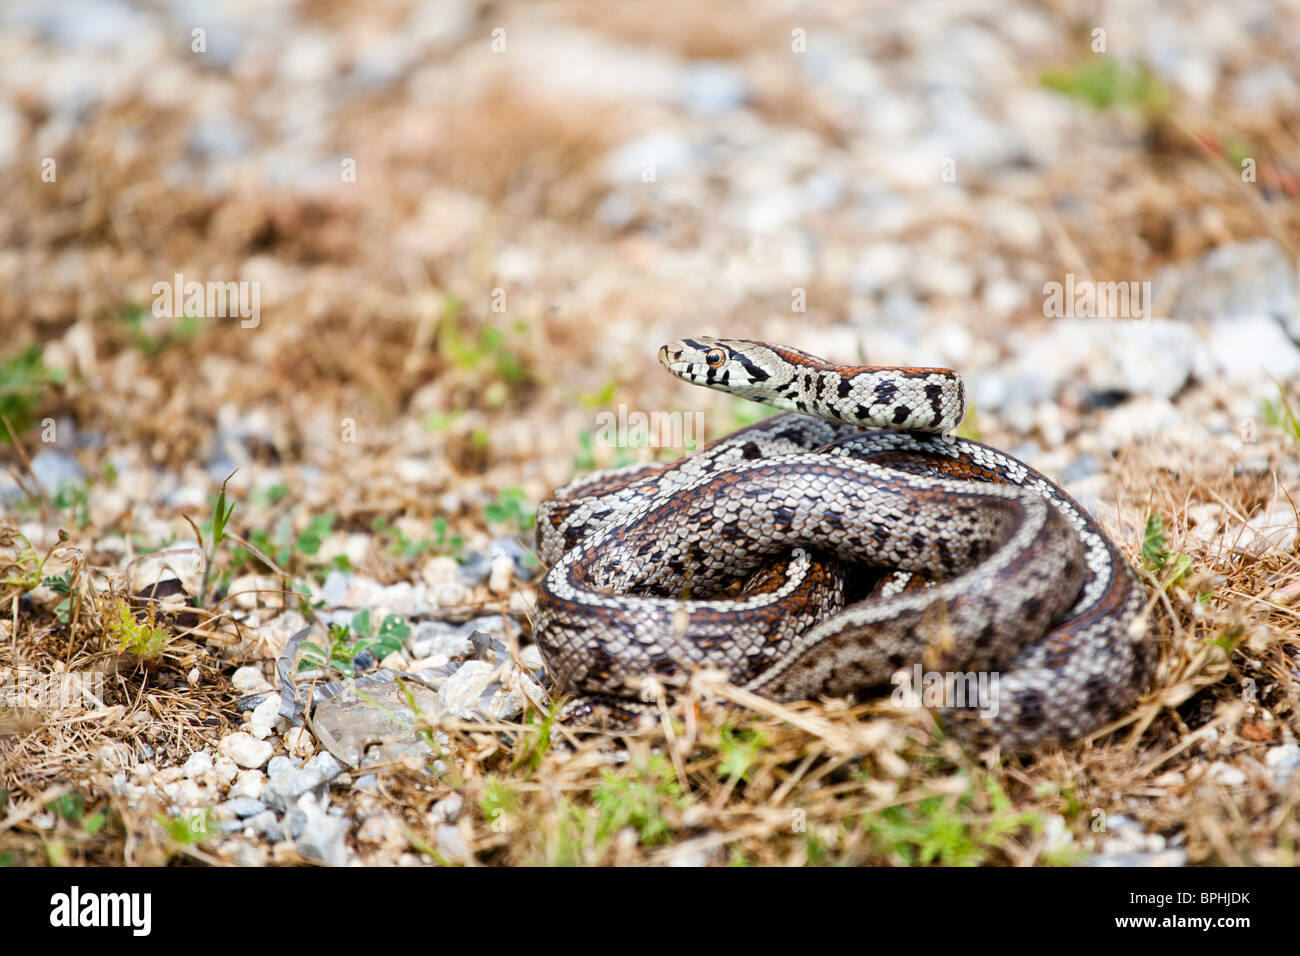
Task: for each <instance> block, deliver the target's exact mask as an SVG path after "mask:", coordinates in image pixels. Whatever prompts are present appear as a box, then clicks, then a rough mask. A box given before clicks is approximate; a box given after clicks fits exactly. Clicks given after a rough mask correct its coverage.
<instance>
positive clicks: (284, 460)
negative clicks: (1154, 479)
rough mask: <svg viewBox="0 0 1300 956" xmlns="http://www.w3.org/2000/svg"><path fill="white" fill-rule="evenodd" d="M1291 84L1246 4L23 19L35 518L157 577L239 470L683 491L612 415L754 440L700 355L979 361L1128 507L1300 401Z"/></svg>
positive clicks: (22, 368)
mask: <svg viewBox="0 0 1300 956" xmlns="http://www.w3.org/2000/svg"><path fill="white" fill-rule="evenodd" d="M1297 63H1300V5H1297V4H1296V3H1285V2H1278V3H1268V2H1253V0H1246V2H1240V0H1225V2H1219V3H1156V2H1140V0H1131V2H1122V3H1101V2H1099V3H1067V2H1058V3H1047V4H1037V3H1020V2H1017V3H1011V4H1007V3H1001V2H997V3H994V2H979V0H954V2H937V0H935V2H917V3H909V4H893V3H879V4H877V3H862V2H845V0H831V2H826V3H820V4H795V3H788V2H780V0H746V2H739V0H721V2H717V3H709V4H700V3H698V2H694V0H653V2H650V0H620V2H617V3H603V4H593V3H584V2H567V0H547V2H537V0H532V2H527V3H524V2H475V0H438V2H430V3H417V2H410V0H381V2H371V3H347V2H341V0H304V2H297V3H293V2H273V0H268V2H239V0H236V2H229V3H222V4H207V3H200V2H187V0H180V2H175V3H164V2H144V0H140V2H134V0H37V2H23V0H10V2H7V3H6V4H4V5H3V7H0V194H2V195H3V196H4V202H3V204H0V326H2V328H3V332H4V335H3V338H2V339H0V410H3V411H4V412H5V414H6V416H7V417H8V419H9V421H10V422H11V425H12V427H13V429H14V431H15V433H16V434H17V436H18V437H19V439H20V442H21V443H22V446H23V447H24V448H25V453H24V452H20V451H19V450H18V449H17V448H16V447H15V446H14V445H13V443H12V441H11V439H10V436H9V435H8V434H5V435H4V436H3V438H0V456H3V457H4V458H5V460H6V461H7V462H8V463H9V464H11V465H13V466H14V468H11V469H10V474H9V475H6V476H4V477H0V502H2V503H3V504H4V505H5V506H6V507H18V506H19V505H20V504H21V502H23V501H24V500H26V499H24V497H23V492H24V487H23V484H24V481H28V479H26V478H24V477H23V476H22V475H16V474H15V473H16V472H17V471H19V470H21V469H18V465H19V463H20V459H21V458H22V457H23V455H24V454H25V455H26V457H28V458H31V459H33V465H34V467H33V469H32V476H33V478H34V480H35V481H36V482H38V483H39V484H40V485H42V486H43V487H44V488H45V490H47V491H49V492H50V493H52V494H53V493H55V492H56V491H59V490H60V489H66V488H67V487H69V486H71V487H72V488H74V493H73V494H72V496H71V497H68V495H67V493H66V491H65V494H64V498H63V499H62V502H63V504H64V505H66V506H67V507H68V508H70V509H73V508H74V506H75V505H76V503H77V500H78V499H77V495H80V501H81V506H82V510H81V512H79V513H78V514H77V515H74V517H77V518H78V520H81V521H84V523H85V526H86V527H88V528H92V529H95V531H96V533H99V532H103V531H107V530H109V529H112V530H114V531H117V532H123V533H124V531H125V529H126V528H127V527H129V528H131V529H132V530H133V532H134V533H136V534H138V536H139V538H140V540H141V541H142V542H148V543H152V544H153V545H157V544H158V543H160V542H162V541H165V540H169V539H171V538H174V537H178V536H181V535H183V534H187V533H188V532H187V531H186V529H185V526H184V525H183V523H181V522H180V520H179V518H178V515H179V513H180V512H182V511H185V510H187V509H188V510H193V509H196V508H197V509H200V510H202V509H204V508H206V507H207V502H208V501H209V500H210V498H211V495H212V494H213V491H214V490H215V488H216V486H217V484H219V483H220V481H221V480H222V479H223V478H225V477H226V476H227V475H228V474H230V472H231V471H233V470H234V469H235V468H236V467H238V468H239V472H238V474H237V475H236V476H235V478H234V479H232V483H231V487H232V489H236V490H238V491H239V492H241V493H245V494H247V493H251V492H253V491H255V490H256V489H258V488H262V489H265V488H276V489H280V488H286V489H289V490H291V491H292V495H290V496H288V499H287V501H286V504H285V507H298V506H302V507H304V508H306V509H307V510H308V511H310V510H311V509H312V508H314V507H318V506H319V505H321V503H329V504H330V506H331V508H332V510H333V511H335V512H336V513H337V514H338V516H339V521H340V522H341V524H340V525H339V526H340V527H344V528H346V527H349V526H350V527H353V528H368V527H369V526H370V522H371V521H372V520H374V519H376V518H380V519H384V520H389V519H392V520H412V521H416V522H418V524H419V526H420V527H427V524H428V521H429V520H430V518H431V517H436V516H441V517H443V518H444V519H446V520H451V521H457V520H465V521H468V522H469V523H470V524H473V523H474V522H476V521H478V519H479V517H480V516H481V513H482V507H483V506H484V504H485V503H489V502H491V501H494V500H496V496H498V495H499V493H500V492H501V490H502V489H503V488H515V489H519V493H521V494H522V496H523V499H524V500H526V501H529V502H535V501H536V500H537V499H538V498H540V497H541V496H543V495H545V494H546V493H548V492H549V491H550V490H551V489H552V488H553V487H555V486H556V485H557V484H559V483H562V482H563V481H565V480H567V479H568V478H569V477H570V476H571V475H572V474H574V473H575V472H577V471H582V470H584V469H587V468H591V467H593V466H598V465H607V464H610V463H612V462H614V461H618V460H624V459H626V458H629V457H636V456H637V455H638V454H641V455H644V454H647V453H646V452H638V451H637V450H635V449H630V450H629V449H619V448H610V447H606V446H605V445H604V444H602V443H600V442H596V441H593V437H592V436H593V431H594V423H595V420H596V416H597V414H599V412H601V411H602V410H609V409H614V408H616V406H617V405H618V404H619V403H625V404H626V405H627V406H628V407H629V408H632V409H641V410H646V411H650V410H657V409H663V410H684V411H695V410H700V411H703V412H704V413H705V419H704V420H705V423H706V429H707V432H708V436H707V437H710V438H711V437H716V436H717V435H720V434H723V433H725V432H727V431H729V430H730V429H732V428H734V427H736V426H737V425H738V424H743V423H744V422H745V421H748V420H750V419H752V417H753V414H754V413H753V412H751V411H748V410H746V409H745V408H743V407H740V406H738V405H737V404H736V403H734V402H731V401H730V400H728V399H727V398H726V397H725V396H721V395H716V394H713V393H709V392H705V391H703V390H699V389H692V388H689V387H688V386H686V385H684V384H682V383H680V382H677V381H675V380H673V379H671V378H670V377H669V376H667V375H666V374H664V373H663V372H662V370H661V369H660V368H659V367H658V365H657V363H656V361H655V354H656V350H657V348H658V346H659V345H660V344H661V343H662V342H664V341H666V340H668V339H670V338H673V337H677V336H680V335H684V334H719V335H727V336H735V337H750V338H763V339H768V340H772V341H776V342H781V343H786V344H790V345H794V346H797V347H800V348H803V349H805V350H809V351H812V352H815V353H818V354H823V355H826V356H828V357H830V358H833V359H837V360H840V361H846V362H853V361H866V362H870V363H877V364H892V363H904V364H933V365H950V366H955V367H957V368H959V369H961V370H962V371H963V372H964V374H965V375H966V376H967V378H968V380H969V382H970V384H971V392H972V396H973V399H974V409H973V413H972V417H971V419H970V420H969V421H968V423H967V426H966V427H967V433H968V434H972V435H978V436H980V437H982V438H984V439H985V440H988V441H991V442H993V443H995V444H999V445H1002V446H1003V447H1006V448H1008V449H1010V450H1012V451H1014V452H1016V453H1018V454H1020V455H1022V456H1024V457H1026V458H1028V459H1029V460H1030V461H1032V462H1033V463H1035V464H1037V465H1039V466H1040V467H1043V468H1045V469H1047V470H1048V471H1049V472H1052V473H1054V474H1058V475H1062V476H1063V477H1064V479H1065V480H1066V481H1067V482H1068V483H1069V484H1070V487H1071V488H1072V489H1073V490H1075V491H1077V492H1079V493H1080V494H1082V495H1084V497H1085V500H1087V501H1089V502H1090V503H1091V502H1094V501H1095V500H1096V498H1097V495H1098V494H1099V493H1100V490H1101V489H1102V488H1103V487H1104V478H1105V474H1106V470H1107V468H1108V467H1109V463H1110V461H1111V460H1112V458H1113V456H1114V455H1115V454H1116V453H1119V452H1122V450H1123V449H1124V448H1125V447H1129V446H1132V445H1133V444H1134V443H1141V442H1149V441H1154V440H1156V439H1158V440H1159V442H1161V443H1175V444H1177V443H1179V442H1181V443H1182V444H1183V445H1184V446H1186V447H1189V448H1200V447H1204V446H1205V444H1206V443H1207V442H1210V443H1219V444H1221V445H1224V446H1228V447H1232V448H1234V449H1238V450H1240V449H1244V448H1246V445H1248V444H1249V440H1250V434H1248V433H1249V432H1250V429H1251V428H1253V427H1255V424H1256V423H1255V418H1256V417H1258V415H1259V414H1260V411H1259V410H1260V408H1261V399H1262V398H1267V397H1268V396H1273V397H1274V398H1276V394H1277V385H1276V384H1275V383H1274V381H1273V378H1274V377H1276V378H1277V379H1278V380H1280V381H1282V382H1286V381H1287V380H1289V379H1290V378H1293V377H1295V376H1297V375H1300V351H1298V350H1297V348H1296V346H1295V342H1294V339H1295V338H1296V337H1297V335H1298V334H1300V319H1298V318H1297V306H1296V270H1295V257H1296V242H1297V230H1298V228H1300V215H1298V213H1297V210H1298V208H1300V207H1298V204H1297V200H1298V198H1300V178H1298V173H1300V140H1298V138H1300V125H1298V124H1300V76H1298V74H1297V66H1296V64H1297ZM178 276H180V277H183V281H184V282H199V283H204V284H206V283H222V284H224V283H236V284H238V288H239V290H240V294H250V293H251V294H253V295H255V296H256V302H257V306H258V312H257V315H256V317H255V318H256V320H255V321H253V320H251V319H249V318H248V317H247V316H245V317H244V318H241V317H239V316H236V317H233V318H232V317H221V316H213V315H210V314H205V315H197V316H196V315H189V316H187V315H185V314H184V310H183V309H182V308H181V307H180V306H179V305H176V306H173V307H162V308H160V307H159V301H160V300H159V296H160V293H159V292H158V291H157V290H158V288H159V284H160V283H161V285H162V286H167V287H171V286H172V285H173V283H174V281H175V282H180V281H182V280H179V279H177V278H176V277H178ZM1067 282H1068V283H1079V284H1086V283H1089V282H1092V283H1106V282H1122V283H1135V284H1137V286H1135V287H1136V288H1143V289H1146V290H1147V292H1148V294H1149V298H1148V299H1147V300H1146V301H1144V305H1143V310H1141V311H1139V312H1138V313H1137V314H1135V315H1118V316H1109V317H1108V316H1105V315H1103V316H1090V315H1088V314H1086V311H1087V310H1086V309H1084V310H1083V311H1084V313H1085V314H1083V315H1076V316H1071V315H1064V316H1062V315H1054V314H1048V313H1049V312H1051V308H1049V307H1048V304H1047V303H1048V295H1047V288H1048V286H1049V284H1051V283H1062V284H1065V283H1067ZM1144 283H1145V284H1149V285H1148V286H1143V285H1142V284H1144ZM176 288H177V290H178V291H179V289H180V286H179V285H177V286H176ZM232 302H233V300H232ZM1134 304H1136V303H1134ZM49 422H53V423H54V424H55V429H56V433H53V438H52V439H51V433H48V423H49ZM42 423H45V426H44V428H45V430H44V431H43V430H42V429H43V424H42ZM1258 424H1259V425H1260V427H1264V425H1265V423H1263V422H1262V421H1261V422H1259V423H1258ZM1248 451H1249V449H1246V452H1248ZM1243 453H1245V452H1243ZM1171 454H1173V452H1171ZM88 488H92V489H94V491H95V493H94V494H90V495H87V494H85V491H86V489H88ZM281 494H282V493H281ZM64 523H65V524H66V523H67V522H66V521H65V522H64ZM300 523H301V522H300ZM46 530H47V531H52V526H51V527H50V528H47V529H46ZM472 530H473V529H471V531H472Z"/></svg>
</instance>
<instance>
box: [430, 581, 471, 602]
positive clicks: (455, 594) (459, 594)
mask: <svg viewBox="0 0 1300 956" xmlns="http://www.w3.org/2000/svg"><path fill="white" fill-rule="evenodd" d="M433 600H434V603H436V604H437V605H438V607H456V606H458V605H461V604H464V603H465V602H466V601H468V600H469V589H468V588H466V587H465V585H463V584H461V583H460V582H459V581H444V582H443V583H442V584H439V585H438V586H437V587H436V588H435V589H434V592H433Z"/></svg>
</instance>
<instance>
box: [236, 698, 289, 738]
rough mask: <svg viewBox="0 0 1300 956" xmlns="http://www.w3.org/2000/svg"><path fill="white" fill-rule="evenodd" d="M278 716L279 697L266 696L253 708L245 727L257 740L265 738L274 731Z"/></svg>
mask: <svg viewBox="0 0 1300 956" xmlns="http://www.w3.org/2000/svg"><path fill="white" fill-rule="evenodd" d="M279 716H280V698H278V697H274V696H271V697H267V698H266V700H264V701H262V702H261V703H260V704H258V705H257V706H256V707H255V708H253V713H252V716H250V717H249V718H248V723H247V724H245V729H246V730H247V731H248V733H249V734H250V735H252V736H254V737H256V738H257V739H258V740H265V739H266V738H267V737H269V736H271V734H273V733H275V721H276V718H278V717H279Z"/></svg>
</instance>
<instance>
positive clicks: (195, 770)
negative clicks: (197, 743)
mask: <svg viewBox="0 0 1300 956" xmlns="http://www.w3.org/2000/svg"><path fill="white" fill-rule="evenodd" d="M211 769H212V757H211V756H209V755H208V754H206V753H204V752H203V751H201V750H200V751H198V752H197V753H192V754H190V758H189V759H188V760H186V761H185V776H187V777H189V778H190V779H191V780H198V779H199V778H200V777H202V776H203V775H204V774H205V773H207V772H208V771H210V770H211Z"/></svg>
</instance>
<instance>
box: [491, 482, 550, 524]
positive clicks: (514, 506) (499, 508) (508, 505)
mask: <svg viewBox="0 0 1300 956" xmlns="http://www.w3.org/2000/svg"><path fill="white" fill-rule="evenodd" d="M526 501H527V496H526V495H525V494H524V491H523V489H522V488H503V489H502V490H501V493H500V494H498V495H497V497H496V500H495V501H490V502H488V503H487V504H486V505H484V506H483V518H484V520H485V521H487V523H488V524H490V525H505V526H506V528H507V529H508V530H512V531H515V532H521V531H527V530H529V529H530V528H532V527H533V525H534V523H535V522H536V520H537V509H535V508H528V507H527V506H526V505H525V502H526Z"/></svg>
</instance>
